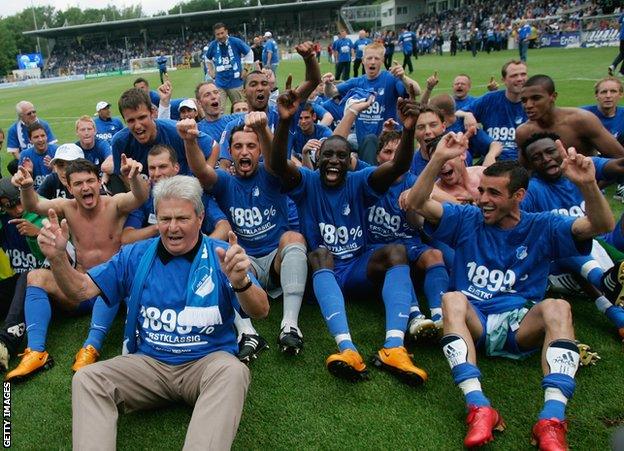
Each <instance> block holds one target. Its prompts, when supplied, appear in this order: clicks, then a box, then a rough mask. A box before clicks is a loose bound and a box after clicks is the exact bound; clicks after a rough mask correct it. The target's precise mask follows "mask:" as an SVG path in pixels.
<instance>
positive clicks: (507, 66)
mask: <svg viewBox="0 0 624 451" xmlns="http://www.w3.org/2000/svg"><path fill="white" fill-rule="evenodd" d="M512 64H513V65H518V64H522V65H523V66H525V67H526V63H525V62H523V61H520V60H509V61H507V62H506V63H505V64H503V67H502V68H501V75H502V76H503V78H505V77H506V76H507V68H509V66H511V65H512Z"/></svg>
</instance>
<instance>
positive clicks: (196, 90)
mask: <svg viewBox="0 0 624 451" xmlns="http://www.w3.org/2000/svg"><path fill="white" fill-rule="evenodd" d="M214 84H215V83H214V81H202V82H201V83H198V84H197V86H195V98H196V99H197V100H199V90H200V89H201V88H202V86H206V85H214ZM216 86H217V85H215V87H216Z"/></svg>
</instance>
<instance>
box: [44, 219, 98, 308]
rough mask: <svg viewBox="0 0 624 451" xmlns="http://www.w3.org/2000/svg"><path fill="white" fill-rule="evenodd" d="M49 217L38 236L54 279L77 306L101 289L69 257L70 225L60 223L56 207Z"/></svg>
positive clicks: (63, 222) (65, 221) (65, 222)
mask: <svg viewBox="0 0 624 451" xmlns="http://www.w3.org/2000/svg"><path fill="white" fill-rule="evenodd" d="M47 215H48V218H47V219H44V220H43V227H42V228H41V231H40V232H39V236H38V237H37V242H38V243H39V248H40V249H41V252H43V254H44V255H45V256H46V257H47V259H48V261H49V262H50V268H51V269H52V274H53V275H54V280H56V283H57V284H58V286H59V288H60V289H61V290H62V291H63V293H65V294H66V295H67V297H68V299H69V300H70V302H72V303H74V304H75V305H76V306H78V304H80V302H82V301H84V300H87V299H90V298H92V297H95V296H97V295H99V294H100V289H99V288H98V286H97V285H96V284H95V283H94V282H93V280H91V277H89V276H88V275H87V274H85V273H81V272H80V271H76V269H75V268H74V267H73V266H72V265H71V263H70V262H69V259H68V258H67V251H66V246H67V240H68V238H69V226H68V225H67V220H66V219H63V221H62V223H61V224H59V220H58V216H57V215H56V212H55V211H54V209H52V208H51V209H50V210H49V211H48V212H47Z"/></svg>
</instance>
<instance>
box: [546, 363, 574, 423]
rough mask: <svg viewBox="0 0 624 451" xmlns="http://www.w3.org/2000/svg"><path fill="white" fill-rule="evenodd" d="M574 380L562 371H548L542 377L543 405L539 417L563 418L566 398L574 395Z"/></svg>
mask: <svg viewBox="0 0 624 451" xmlns="http://www.w3.org/2000/svg"><path fill="white" fill-rule="evenodd" d="M575 387H576V382H575V381H574V378H573V377H571V376H568V375H567V374H562V373H550V374H547V375H546V376H544V378H543V379H542V388H544V390H545V394H544V400H545V402H544V407H543V408H542V411H541V412H540V414H539V419H540V420H542V419H548V418H557V419H558V420H561V421H563V420H565V409H566V404H567V402H568V399H570V398H571V397H572V395H574V389H575Z"/></svg>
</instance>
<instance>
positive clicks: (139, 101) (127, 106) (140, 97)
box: [117, 88, 152, 116]
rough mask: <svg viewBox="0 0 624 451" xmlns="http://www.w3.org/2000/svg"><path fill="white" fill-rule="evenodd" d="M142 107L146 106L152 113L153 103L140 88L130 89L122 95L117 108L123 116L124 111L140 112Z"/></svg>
mask: <svg viewBox="0 0 624 451" xmlns="http://www.w3.org/2000/svg"><path fill="white" fill-rule="evenodd" d="M141 105H145V107H146V108H147V110H148V111H152V102H151V100H150V98H149V96H148V95H147V94H146V93H145V92H144V91H143V90H142V89H139V88H130V89H128V90H126V91H124V93H123V94H122V95H121V97H120V98H119V102H117V106H118V108H119V113H120V114H121V115H122V116H123V115H124V114H123V112H124V110H138V109H139V107H140V106H141Z"/></svg>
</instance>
